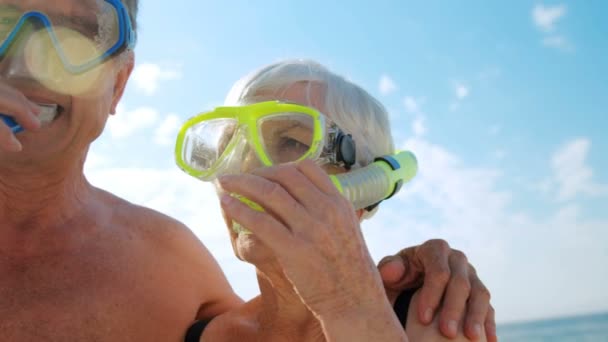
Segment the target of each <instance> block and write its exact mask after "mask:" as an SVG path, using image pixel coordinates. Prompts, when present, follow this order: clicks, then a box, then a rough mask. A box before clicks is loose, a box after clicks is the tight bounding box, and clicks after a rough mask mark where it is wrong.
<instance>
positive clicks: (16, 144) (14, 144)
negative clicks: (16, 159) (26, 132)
mask: <svg viewBox="0 0 608 342" xmlns="http://www.w3.org/2000/svg"><path fill="white" fill-rule="evenodd" d="M10 147H11V150H13V151H15V152H20V151H21V150H22V149H23V145H21V142H20V141H19V140H18V139H17V137H15V136H14V135H11V140H10Z"/></svg>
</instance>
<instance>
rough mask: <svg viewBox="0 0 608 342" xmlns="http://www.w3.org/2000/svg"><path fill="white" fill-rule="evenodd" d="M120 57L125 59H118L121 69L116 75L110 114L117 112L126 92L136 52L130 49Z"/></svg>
mask: <svg viewBox="0 0 608 342" xmlns="http://www.w3.org/2000/svg"><path fill="white" fill-rule="evenodd" d="M118 58H119V59H123V60H120V61H118V63H120V65H119V66H120V70H118V73H117V75H116V83H114V94H113V95H112V107H110V114H116V107H117V106H118V102H120V99H121V98H122V94H124V92H125V88H126V87H127V81H128V80H129V77H130V76H131V72H132V71H133V68H134V66H135V54H134V53H133V51H128V52H126V53H125V55H124V56H119V57H118Z"/></svg>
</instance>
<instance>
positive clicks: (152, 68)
mask: <svg viewBox="0 0 608 342" xmlns="http://www.w3.org/2000/svg"><path fill="white" fill-rule="evenodd" d="M181 77H182V74H181V71H179V70H178V68H176V67H162V66H160V65H159V64H154V63H142V64H138V65H137V66H135V70H133V75H132V76H131V80H132V81H133V82H134V84H135V86H136V87H137V89H139V90H140V91H142V92H143V93H144V94H146V95H154V94H156V92H157V91H158V89H159V87H160V83H161V82H162V81H172V80H179V79H180V78H181Z"/></svg>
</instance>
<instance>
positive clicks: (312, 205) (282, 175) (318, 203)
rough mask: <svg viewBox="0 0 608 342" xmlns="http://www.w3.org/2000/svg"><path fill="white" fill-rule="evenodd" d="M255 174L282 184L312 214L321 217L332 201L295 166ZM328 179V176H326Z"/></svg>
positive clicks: (266, 169) (287, 165)
mask: <svg viewBox="0 0 608 342" xmlns="http://www.w3.org/2000/svg"><path fill="white" fill-rule="evenodd" d="M252 173H253V174H255V175H257V176H260V177H263V178H266V179H268V180H271V181H273V182H275V183H278V184H280V185H281V186H282V187H283V188H284V189H285V190H286V191H287V192H288V193H289V194H290V195H291V196H292V197H293V198H294V199H295V200H296V201H297V202H298V203H300V204H301V205H302V206H303V207H304V208H305V209H306V210H307V211H308V212H309V213H310V214H312V215H313V216H315V217H319V214H320V213H323V212H324V211H325V210H326V209H327V207H328V206H330V203H328V202H329V201H330V199H329V198H328V197H327V195H325V194H324V193H323V192H322V191H321V190H320V189H319V188H318V187H317V186H316V185H315V184H314V183H313V182H312V181H311V180H310V179H309V178H308V177H307V176H306V175H304V174H303V173H302V172H301V171H300V170H299V169H298V167H297V166H295V165H294V164H285V165H277V166H274V167H267V168H261V169H257V170H255V171H253V172H252ZM325 177H327V175H326V176H325Z"/></svg>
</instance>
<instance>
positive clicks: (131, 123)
mask: <svg viewBox="0 0 608 342" xmlns="http://www.w3.org/2000/svg"><path fill="white" fill-rule="evenodd" d="M158 117H159V114H158V111H157V110H156V109H154V108H150V107H140V108H136V109H134V110H132V111H127V110H126V109H125V107H124V106H122V105H120V104H119V105H118V108H117V109H116V114H115V115H113V116H111V117H110V118H109V119H108V125H107V129H108V130H109V132H110V135H111V136H112V137H113V138H126V137H128V136H130V135H132V134H134V133H135V132H137V131H138V130H141V129H144V128H147V127H150V126H152V125H154V124H155V123H156V122H157V121H158Z"/></svg>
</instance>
